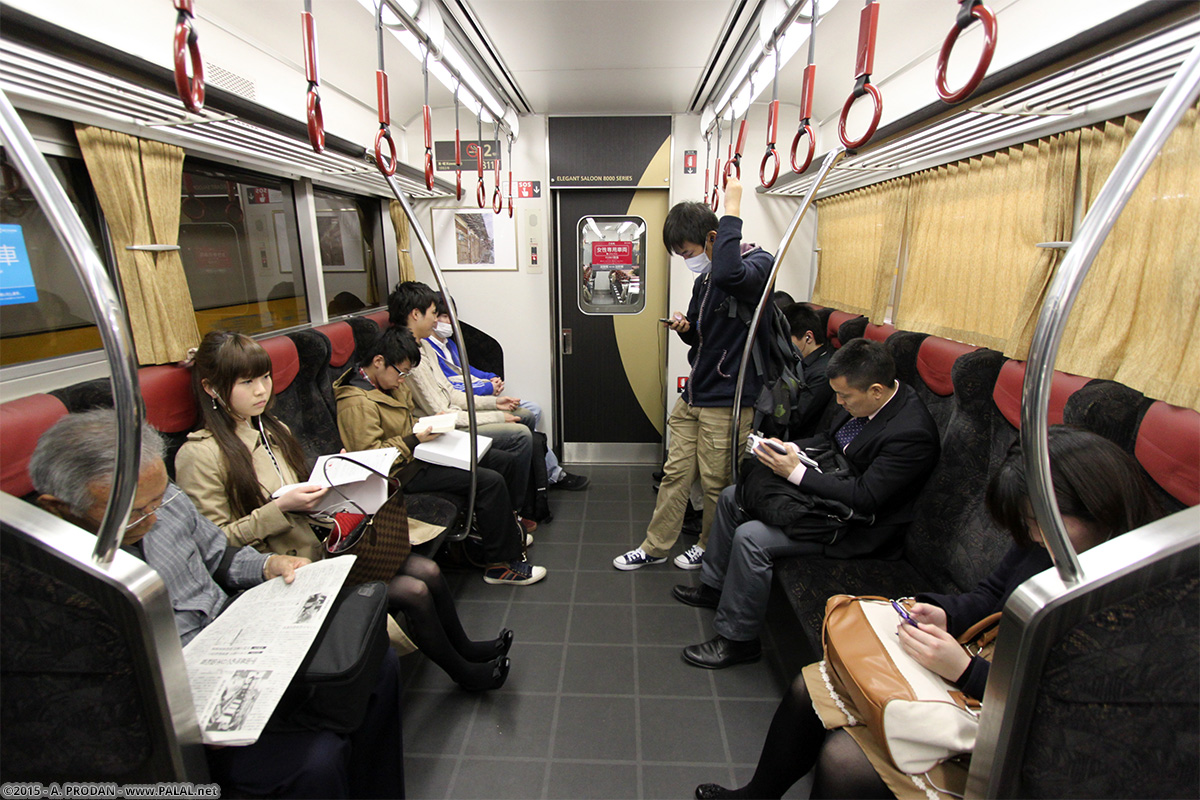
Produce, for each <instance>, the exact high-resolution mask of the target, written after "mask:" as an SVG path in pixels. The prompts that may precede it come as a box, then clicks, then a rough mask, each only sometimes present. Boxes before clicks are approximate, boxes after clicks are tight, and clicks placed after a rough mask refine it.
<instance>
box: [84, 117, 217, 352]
mask: <svg viewBox="0 0 1200 800" xmlns="http://www.w3.org/2000/svg"><path fill="white" fill-rule="evenodd" d="M75 135H76V137H77V138H78V140H79V147H80V149H81V150H82V151H83V160H84V162H85V163H86V164H87V168H88V173H89V174H90V175H91V178H92V185H93V187H95V190H96V195H97V197H98V199H99V201H100V207H101V209H103V211H104V218H105V220H106V222H107V223H108V229H109V233H110V235H111V237H112V244H113V250H114V251H115V255H116V259H117V268H118V272H119V274H120V277H121V288H122V291H123V292H124V295H125V306H126V311H127V313H128V315H129V325H130V329H131V330H132V332H133V342H134V346H135V348H136V349H137V356H138V363H140V364H165V363H168V362H171V361H179V360H182V359H183V358H184V357H185V356H186V355H187V351H188V348H190V347H195V346H196V345H197V344H199V342H200V331H199V329H198V328H197V327H196V315H195V311H194V310H193V307H192V295H191V292H190V291H189V290H188V285H187V278H186V276H185V275H184V273H183V261H182V260H181V259H180V257H179V252H178V251H172V252H164V253H149V252H145V251H134V250H126V249H125V248H126V246H127V245H133V244H178V243H179V208H180V201H179V197H180V194H179V190H180V184H181V182H182V175H183V150H182V149H180V148H178V147H175V146H173V145H168V144H162V143H161V142H151V141H146V140H144V139H137V138H135V137H133V136H128V135H126V134H123V133H116V132H114V131H108V130H103V129H101V128H93V127H86V126H82V125H77V126H76V128H75Z"/></svg>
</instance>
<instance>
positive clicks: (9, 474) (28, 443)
mask: <svg viewBox="0 0 1200 800" xmlns="http://www.w3.org/2000/svg"><path fill="white" fill-rule="evenodd" d="M66 415H67V407H66V406H64V405H63V404H62V401H60V400H59V399H58V398H57V397H54V396H52V395H48V394H33V395H30V396H28V397H20V398H18V399H16V400H10V401H9V402H7V403H4V404H2V405H0V489H3V490H4V491H6V492H8V493H9V494H11V495H13V496H14V497H24V496H25V495H27V494H29V493H30V492H32V491H33V481H31V480H30V479H29V458H30V456H32V455H33V449H34V448H35V447H37V441H38V439H39V438H41V435H42V434H43V433H45V432H46V431H48V430H49V429H50V428H51V427H52V426H53V425H54V423H56V422H58V421H59V419H61V418H62V417H65V416H66Z"/></svg>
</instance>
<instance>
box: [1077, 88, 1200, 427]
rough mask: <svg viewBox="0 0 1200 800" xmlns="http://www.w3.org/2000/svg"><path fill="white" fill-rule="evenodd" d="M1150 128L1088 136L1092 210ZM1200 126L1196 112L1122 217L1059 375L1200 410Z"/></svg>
mask: <svg viewBox="0 0 1200 800" xmlns="http://www.w3.org/2000/svg"><path fill="white" fill-rule="evenodd" d="M1139 127H1140V122H1139V121H1138V120H1136V119H1133V118H1129V117H1127V118H1125V119H1122V120H1116V121H1110V122H1108V123H1106V124H1104V125H1098V126H1096V127H1094V128H1088V129H1085V130H1084V131H1083V139H1082V143H1081V148H1080V168H1081V194H1082V201H1083V203H1084V204H1085V207H1090V206H1091V204H1092V203H1093V202H1094V201H1095V199H1096V196H1097V195H1098V194H1099V193H1100V189H1101V188H1102V187H1103V185H1104V182H1105V180H1106V179H1107V178H1108V176H1109V174H1110V173H1111V172H1112V169H1113V167H1114V166H1115V165H1116V163H1117V159H1118V158H1120V156H1121V154H1122V153H1123V152H1124V151H1125V149H1126V147H1128V145H1129V142H1130V140H1131V139H1132V138H1133V135H1134V134H1135V133H1136V132H1137V130H1138V128H1139ZM1198 309H1200V125H1198V124H1197V111H1196V109H1195V108H1193V109H1191V110H1190V111H1189V112H1188V113H1187V114H1186V115H1185V117H1184V119H1183V121H1182V122H1181V123H1180V125H1179V127H1177V128H1176V129H1175V131H1174V133H1172V135H1171V137H1170V139H1168V140H1167V144H1166V146H1165V147H1164V148H1163V151H1162V152H1161V153H1160V154H1159V155H1158V157H1157V158H1156V159H1155V160H1154V162H1153V164H1152V165H1151V167H1150V170H1149V171H1148V172H1147V173H1146V176H1145V177H1144V178H1143V179H1142V182H1141V183H1140V184H1139V186H1138V188H1137V190H1136V191H1135V192H1134V194H1133V196H1132V197H1131V198H1130V200H1129V204H1128V205H1127V206H1126V207H1125V210H1124V212H1123V213H1122V214H1121V216H1120V218H1119V219H1118V220H1117V223H1116V225H1115V226H1114V227H1113V230H1112V232H1111V233H1110V234H1109V236H1108V239H1107V240H1106V241H1105V243H1104V246H1103V247H1102V248H1101V250H1100V253H1099V254H1098V255H1097V257H1096V260H1095V262H1093V264H1092V267H1091V270H1090V271H1089V273H1088V276H1087V279H1086V280H1085V281H1084V283H1083V286H1082V288H1081V289H1080V292H1079V296H1078V297H1077V298H1076V301H1075V305H1074V307H1073V310H1072V313H1071V316H1070V318H1069V319H1068V321H1067V326H1066V329H1065V330H1064V332H1063V339H1062V344H1061V346H1060V349H1059V353H1058V360H1057V362H1056V363H1055V366H1056V368H1057V369H1060V370H1063V371H1065V372H1072V373H1075V374H1079V375H1087V376H1089V377H1095V378H1110V379H1112V380H1115V381H1119V382H1121V383H1123V384H1125V385H1126V386H1130V387H1133V388H1134V389H1137V390H1139V391H1141V392H1144V393H1145V394H1146V395H1148V396H1150V397H1153V398H1155V399H1159V400H1165V401H1166V402H1168V403H1172V404H1174V405H1178V406H1185V407H1189V408H1194V409H1197V410H1200V311H1198Z"/></svg>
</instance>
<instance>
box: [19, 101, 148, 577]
mask: <svg viewBox="0 0 1200 800" xmlns="http://www.w3.org/2000/svg"><path fill="white" fill-rule="evenodd" d="M0 137H2V138H3V139H4V143H5V145H6V146H7V147H8V148H9V151H10V152H11V153H12V158H13V162H14V163H15V164H16V167H17V170H18V171H19V172H20V173H21V177H23V178H24V179H25V183H26V184H27V185H28V186H29V190H30V191H31V192H32V193H33V196H34V197H35V198H36V199H37V201H38V204H39V205H40V206H41V209H42V213H44V214H45V215H46V218H47V219H48V220H49V221H50V225H51V226H52V227H53V228H54V233H55V234H56V235H57V236H58V240H59V242H61V243H62V246H63V249H64V250H66V251H67V255H68V256H69V257H70V259H71V263H72V264H73V265H74V266H75V272H76V273H77V274H78V275H79V280H80V282H81V283H82V284H83V286H84V288H86V289H87V296H88V303H89V304H90V305H91V307H92V314H94V315H95V317H96V327H97V328H99V330H100V339H101V341H103V343H104V351H105V353H106V354H107V356H108V362H109V367H110V369H111V370H112V390H113V406H114V407H115V409H116V413H117V461H116V463H115V464H114V465H113V481H112V487H111V489H109V493H108V507H107V508H106V509H105V510H104V519H102V520H101V521H100V529H99V531H98V533H97V537H96V549H95V550H94V551H93V552H92V557H93V558H95V559H96V563H97V564H99V565H100V566H106V565H108V564H110V563H112V560H113V556H114V555H115V554H116V552H117V548H118V547H120V546H121V536H122V534H124V532H125V524H126V523H127V522H128V521H129V510H130V509H131V508H132V507H133V495H134V493H135V492H136V491H137V482H138V472H139V467H140V462H141V449H142V425H141V420H142V418H143V416H144V415H143V411H142V395H141V393H140V392H138V380H137V356H136V355H135V353H134V349H133V340H132V338H131V337H130V335H129V325H128V322H127V321H126V319H125V312H124V310H123V309H122V308H121V301H120V299H119V298H118V297H117V292H116V289H115V288H114V287H113V284H112V281H111V280H109V277H108V271H107V270H106V269H105V267H104V262H103V261H101V259H100V256H99V255H98V254H97V253H96V248H95V247H94V246H93V245H92V239H91V237H90V236H88V233H87V230H85V229H84V227H83V222H81V221H80V219H79V214H78V213H77V212H76V211H75V207H74V206H72V205H71V201H70V200H68V199H67V195H66V193H65V192H64V191H63V189H62V186H61V185H60V184H59V182H58V178H57V177H55V175H54V173H53V172H52V171H51V170H50V165H49V164H47V163H46V159H45V157H44V156H42V154H41V153H40V152H39V151H38V149H37V146H36V145H35V144H34V142H33V137H31V136H30V135H29V131H28V129H26V127H25V123H23V122H22V121H21V118H20V117H19V116H18V115H17V111H16V109H15V108H13V106H12V104H11V103H10V102H9V100H8V95H7V94H5V93H4V90H3V89H0Z"/></svg>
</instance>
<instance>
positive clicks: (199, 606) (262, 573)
mask: <svg viewBox="0 0 1200 800" xmlns="http://www.w3.org/2000/svg"><path fill="white" fill-rule="evenodd" d="M117 438H118V436H117V420H116V415H115V414H114V413H113V412H112V411H111V410H108V409H100V410H96V411H89V412H86V413H82V414H69V415H67V416H66V417H63V418H62V419H61V420H59V421H58V422H57V423H55V425H54V426H53V427H52V428H50V430H48V431H46V433H44V434H43V435H42V437H41V439H39V440H38V444H37V448H36V449H35V450H34V453H33V457H32V458H31V459H30V462H29V475H30V478H31V479H32V480H33V485H34V488H35V489H36V490H37V492H38V498H37V503H38V505H40V506H41V507H42V508H44V509H46V510H47V511H49V512H50V513H52V514H55V515H56V516H59V517H62V518H63V519H65V520H67V521H68V522H72V523H74V524H75V525H78V526H79V527H81V528H83V529H84V530H87V531H90V532H92V533H95V532H96V531H97V530H98V529H99V527H100V523H101V521H102V520H103V518H104V512H105V509H106V507H107V506H108V494H109V490H110V488H111V486H112V475H113V466H114V463H115V460H116V458H115V456H116V446H115V444H114V443H115V442H116V441H117ZM164 449H165V448H164V446H163V441H162V437H160V436H159V435H158V432H157V431H155V430H154V429H153V428H151V427H150V426H149V425H147V424H145V423H143V424H142V450H141V453H140V461H139V470H138V483H137V490H136V493H135V494H134V499H133V503H134V508H133V510H132V511H131V513H130V518H131V521H130V523H129V525H128V526H127V527H126V528H125V535H124V536H123V537H122V538H121V549H123V550H125V551H126V552H128V553H130V554H132V555H134V556H135V557H137V558H140V559H142V560H143V561H145V562H146V563H147V564H149V565H150V566H151V567H153V568H154V570H155V571H156V572H158V574H159V575H160V576H161V577H162V580H163V584H164V585H165V586H166V589H167V594H168V595H169V596H170V598H171V607H172V608H173V609H174V611H175V625H176V627H177V628H178V629H179V638H180V639H181V640H182V642H183V644H187V643H188V642H189V641H191V640H192V639H193V638H194V637H195V636H196V634H198V633H199V632H200V630H201V629H203V628H204V627H205V626H206V625H208V624H209V623H210V622H212V621H213V620H214V619H215V618H216V617H217V615H218V614H220V613H221V611H222V610H223V609H224V608H225V606H226V605H227V604H228V603H229V602H230V600H231V597H230V594H227V591H228V592H230V593H232V592H235V591H237V590H241V589H248V588H250V587H252V586H256V585H258V584H260V583H262V582H263V581H265V580H270V579H271V578H276V577H281V578H283V580H284V581H285V582H286V583H291V582H292V581H293V580H295V570H296V569H297V568H299V567H301V566H303V565H305V564H307V563H309V560H308V559H307V558H302V557H299V556H288V555H280V554H267V553H260V552H258V551H257V550H255V549H254V548H253V547H230V546H229V545H228V544H227V542H226V539H225V534H224V533H222V532H221V529H220V528H218V527H217V526H216V525H214V524H213V523H211V522H209V521H208V520H207V519H206V518H205V517H204V516H203V515H201V514H200V513H199V512H198V511H196V507H195V506H193V505H192V502H191V500H189V499H188V498H187V497H186V496H185V495H184V493H183V491H182V490H181V489H179V488H178V487H177V486H175V485H173V484H172V483H171V482H170V481H169V480H168V478H167V468H166V465H165V464H164V463H163V454H164ZM370 702H371V705H370V706H369V710H368V712H367V716H366V719H365V720H364V721H363V723H362V725H361V726H359V728H358V729H357V730H355V731H354V732H352V733H349V734H339V733H333V732H332V731H324V730H322V731H303V732H291V733H275V732H271V731H267V732H265V733H264V734H263V735H262V736H261V737H260V738H259V740H258V741H257V742H255V743H254V744H252V745H247V746H245V747H224V748H217V749H214V748H208V749H207V750H206V754H207V756H208V761H209V769H210V771H211V773H212V775H213V777H214V778H215V779H216V780H217V782H218V783H220V784H221V787H222V790H223V793H225V794H226V795H236V796H255V797H257V796H262V797H268V796H269V797H347V796H353V797H403V796H404V795H403V792H404V774H403V768H402V767H401V766H400V763H401V758H402V739H401V733H400V664H399V661H398V660H397V658H396V655H395V652H394V651H393V650H392V649H391V648H388V650H387V651H386V653H385V658H384V662H383V665H382V666H381V668H380V671H379V679H378V681H377V683H376V685H375V689H374V691H373V693H372V699H371V701H370Z"/></svg>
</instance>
